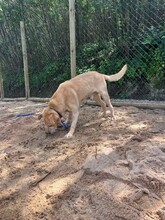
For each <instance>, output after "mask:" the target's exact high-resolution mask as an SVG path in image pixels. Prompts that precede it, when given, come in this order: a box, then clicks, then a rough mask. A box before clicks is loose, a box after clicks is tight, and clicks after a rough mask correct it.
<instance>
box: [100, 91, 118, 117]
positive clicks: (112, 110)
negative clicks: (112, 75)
mask: <svg viewBox="0 0 165 220" xmlns="http://www.w3.org/2000/svg"><path fill="white" fill-rule="evenodd" d="M101 96H102V98H103V99H104V101H105V103H106V104H107V105H108V107H109V110H110V112H111V117H112V120H115V115H114V109H113V106H112V104H111V101H110V97H109V95H108V91H107V89H106V91H104V92H102V93H101Z"/></svg>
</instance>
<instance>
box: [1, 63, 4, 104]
mask: <svg viewBox="0 0 165 220" xmlns="http://www.w3.org/2000/svg"><path fill="white" fill-rule="evenodd" d="M0 96H1V100H3V99H4V87H3V77H2V65H1V64H0Z"/></svg>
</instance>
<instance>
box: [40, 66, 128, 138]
mask: <svg viewBox="0 0 165 220" xmlns="http://www.w3.org/2000/svg"><path fill="white" fill-rule="evenodd" d="M126 70H127V65H125V66H123V68H122V69H121V70H120V71H119V72H118V73H116V74H114V75H111V76H108V75H103V74H100V73H98V72H95V71H91V72H87V73H83V74H81V75H78V76H76V77H75V78H72V79H71V80H68V81H66V82H64V83H62V84H60V86H59V87H58V89H57V90H56V92H55V93H54V94H53V96H52V97H51V100H50V101H49V103H48V107H47V108H45V109H44V110H43V113H42V114H41V115H40V118H41V117H43V119H44V122H45V128H46V132H47V133H54V132H55V131H56V129H57V126H58V124H59V123H60V122H61V120H63V119H62V118H63V115H64V113H65V112H69V117H68V119H67V120H66V122H68V120H69V119H72V122H71V127H70V131H69V132H68V134H67V135H66V137H67V138H70V137H72V136H73V133H74V131H75V128H76V124H77V120H78V116H79V109H80V104H81V102H82V101H83V100H84V99H85V98H87V97H89V96H93V99H94V100H95V101H96V102H97V103H98V104H100V105H101V107H102V109H103V115H104V116H106V104H107V105H108V107H109V110H110V112H111V117H112V119H115V116H114V110H113V106H112V105H111V102H110V98H109V95H108V91H107V85H106V80H108V81H110V82H113V81H118V80H119V79H121V78H122V77H123V75H124V74H125V72H126ZM101 97H102V99H103V100H104V101H105V102H104V101H103V100H102V99H101Z"/></svg>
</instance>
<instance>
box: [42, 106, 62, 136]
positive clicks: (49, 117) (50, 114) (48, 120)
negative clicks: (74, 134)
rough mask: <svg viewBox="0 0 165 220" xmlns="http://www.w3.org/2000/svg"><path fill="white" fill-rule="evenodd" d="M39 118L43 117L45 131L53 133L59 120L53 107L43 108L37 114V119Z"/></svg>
mask: <svg viewBox="0 0 165 220" xmlns="http://www.w3.org/2000/svg"><path fill="white" fill-rule="evenodd" d="M41 118H43V120H44V123H45V131H46V133H49V134H53V133H55V131H56V129H57V126H58V124H59V123H60V121H61V118H60V116H59V114H58V113H57V112H56V111H54V110H53V109H50V108H49V107H47V108H45V109H44V110H43V112H42V113H41V114H39V116H38V119H41Z"/></svg>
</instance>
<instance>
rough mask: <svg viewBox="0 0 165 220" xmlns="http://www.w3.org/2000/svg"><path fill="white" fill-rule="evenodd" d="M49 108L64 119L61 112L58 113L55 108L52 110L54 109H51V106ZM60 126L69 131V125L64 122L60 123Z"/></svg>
mask: <svg viewBox="0 0 165 220" xmlns="http://www.w3.org/2000/svg"><path fill="white" fill-rule="evenodd" d="M49 108H50V109H51V110H53V111H55V112H56V113H57V114H58V115H59V116H60V118H63V116H62V115H61V113H60V112H59V111H57V110H56V109H54V108H52V107H50V106H49ZM60 125H62V126H63V127H64V128H65V129H68V128H69V126H68V124H67V123H65V122H64V121H62V120H61V121H60Z"/></svg>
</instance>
